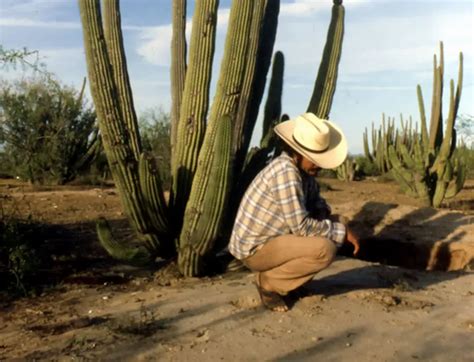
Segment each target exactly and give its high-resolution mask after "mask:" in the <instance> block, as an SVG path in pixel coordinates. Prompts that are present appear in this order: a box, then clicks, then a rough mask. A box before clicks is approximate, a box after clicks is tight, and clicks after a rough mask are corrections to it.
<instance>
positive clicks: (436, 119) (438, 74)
mask: <svg viewBox="0 0 474 362" xmlns="http://www.w3.org/2000/svg"><path fill="white" fill-rule="evenodd" d="M440 51H441V54H440V64H439V66H438V64H437V60H436V54H435V55H434V56H433V96H432V100H431V121H430V144H429V149H430V152H432V153H433V152H434V151H435V150H436V149H438V148H439V147H440V146H441V142H442V140H443V122H442V119H443V118H442V117H443V116H442V100H443V67H444V65H443V59H444V56H443V43H442V42H440Z"/></svg>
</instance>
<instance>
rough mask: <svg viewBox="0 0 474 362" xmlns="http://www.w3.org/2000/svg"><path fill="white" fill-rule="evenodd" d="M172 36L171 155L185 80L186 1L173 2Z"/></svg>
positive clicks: (176, 133)
mask: <svg viewBox="0 0 474 362" xmlns="http://www.w3.org/2000/svg"><path fill="white" fill-rule="evenodd" d="M172 24H173V36H172V38H171V59H173V61H172V62H171V67H170V71H171V136H170V137H171V153H173V152H174V148H175V144H176V137H177V136H178V122H179V113H180V107H181V103H182V98H183V92H184V82H185V78H186V0H174V1H173V22H172Z"/></svg>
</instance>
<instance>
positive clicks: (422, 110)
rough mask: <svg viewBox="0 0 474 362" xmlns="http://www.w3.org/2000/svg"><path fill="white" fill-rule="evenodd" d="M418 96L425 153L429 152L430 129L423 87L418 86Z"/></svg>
mask: <svg viewBox="0 0 474 362" xmlns="http://www.w3.org/2000/svg"><path fill="white" fill-rule="evenodd" d="M416 95H417V97H418V108H419V110H420V122H421V142H422V144H423V149H424V151H425V152H426V151H428V143H429V138H428V128H427V126H426V113H425V102H424V101H423V92H422V90H421V86H420V85H419V84H418V85H417V86H416Z"/></svg>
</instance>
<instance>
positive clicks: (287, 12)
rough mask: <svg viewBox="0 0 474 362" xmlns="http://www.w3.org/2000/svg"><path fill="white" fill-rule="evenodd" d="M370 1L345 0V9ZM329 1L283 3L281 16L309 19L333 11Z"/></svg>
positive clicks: (295, 0) (312, 0)
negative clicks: (320, 13)
mask: <svg viewBox="0 0 474 362" xmlns="http://www.w3.org/2000/svg"><path fill="white" fill-rule="evenodd" d="M367 1H368V0H365V1H364V0H345V1H343V5H344V8H346V9H347V8H352V7H354V6H357V5H359V4H362V3H366V2H367ZM329 4H330V3H329V1H321V0H294V1H293V2H291V3H283V4H281V5H280V16H288V17H308V16H311V15H314V14H315V13H317V12H320V11H321V12H322V11H327V10H328V9H329V10H330V9H331V6H330V5H329Z"/></svg>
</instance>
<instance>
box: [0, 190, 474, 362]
mask: <svg viewBox="0 0 474 362" xmlns="http://www.w3.org/2000/svg"><path fill="white" fill-rule="evenodd" d="M329 182H330V184H331V186H332V188H333V191H329V192H326V193H325V195H326V197H327V199H328V200H329V201H330V203H331V204H332V205H333V207H334V209H335V211H337V212H340V213H342V214H346V215H348V216H352V217H356V219H358V222H357V223H356V225H357V227H359V228H360V230H361V231H364V232H366V233H369V234H370V235H386V238H387V240H395V239H397V238H398V239H403V240H402V241H407V240H408V244H407V245H412V244H413V243H416V242H419V240H418V239H422V241H423V243H425V244H426V243H431V244H432V245H434V244H435V243H442V244H443V243H444V244H446V243H449V245H452V244H453V245H454V244H461V245H464V249H463V250H464V252H465V254H466V250H467V251H469V250H471V249H469V248H470V247H471V246H472V242H473V240H472V235H473V232H474V229H473V227H474V224H473V219H472V218H473V213H472V210H471V211H469V210H441V211H433V210H432V209H427V208H422V207H421V206H420V205H418V204H417V203H416V201H413V200H411V199H409V198H407V197H405V196H404V195H402V194H400V193H398V192H397V189H396V187H395V186H394V185H393V184H381V183H376V182H372V181H365V182H360V183H350V184H345V183H340V182H338V181H329ZM473 186H474V185H473V183H471V184H468V187H467V188H466V190H464V191H463V193H462V194H460V195H459V196H458V197H457V200H466V201H467V202H470V200H472V199H474V197H473V194H474V191H473V188H474V187H473ZM0 191H1V195H2V199H1V201H2V202H3V205H6V206H4V207H15V208H16V209H17V210H18V212H19V213H21V214H31V215H32V216H33V218H34V219H38V220H41V221H42V222H44V223H47V224H49V225H51V230H50V231H49V234H48V238H49V239H48V243H49V244H48V245H49V246H54V247H55V248H56V249H57V252H56V254H57V255H54V257H55V259H54V260H56V262H55V266H57V268H58V270H59V271H58V272H57V275H56V277H54V275H53V276H52V275H49V277H50V278H51V283H50V286H49V287H48V288H47V289H45V290H44V291H43V292H42V293H41V294H40V295H39V296H37V297H29V298H21V299H16V300H2V301H1V302H0V359H5V360H12V359H26V360H71V359H74V360H77V359H79V360H163V361H196V360H203V361H219V360H246V361H247V360H249V361H254V360H255V361H257V360H277V361H279V360H282V361H286V360H308V361H314V360H318V359H319V360H324V361H336V360H338V361H340V360H344V361H345V360H355V361H407V360H408V361H409V360H425V361H473V360H474V349H473V347H472V346H474V273H473V272H472V271H470V265H471V264H468V265H467V267H465V268H464V270H462V271H461V270H460V271H452V272H441V271H423V270H413V269H407V268H403V267H396V266H389V265H383V264H381V263H378V262H371V261H367V260H365V261H363V260H357V259H353V258H346V257H344V256H340V257H339V258H338V259H337V260H336V262H335V263H333V264H332V265H331V266H330V267H329V268H328V269H326V270H325V271H323V272H321V273H320V274H318V275H317V276H316V278H315V279H314V280H313V281H312V282H311V283H310V284H309V285H308V286H307V294H306V295H305V296H300V297H294V298H292V299H291V300H290V303H291V306H292V308H291V310H290V311H289V312H287V313H283V314H280V313H272V312H268V311H265V310H264V309H263V308H262V307H260V304H259V300H258V295H257V291H256V289H255V287H254V285H253V276H252V275H251V274H250V273H248V272H246V271H240V272H233V273H226V274H223V275H218V276H214V277H210V278H203V279H181V278H179V277H178V276H177V274H176V273H175V271H174V270H173V266H169V267H167V268H164V269H161V270H158V271H156V270H143V269H136V268H131V267H127V266H124V265H119V264H116V263H114V262H112V261H110V259H108V258H107V256H106V255H105V254H104V253H103V251H102V250H100V249H99V248H97V241H96V236H95V233H94V228H93V220H95V219H96V218H97V217H98V216H106V217H107V218H108V219H110V220H112V221H113V223H114V227H115V228H116V229H118V230H119V231H121V232H124V233H127V232H128V229H127V226H126V222H125V221H124V220H123V213H122V210H121V207H120V203H119V201H118V197H117V195H116V193H115V191H114V190H113V189H110V188H109V189H101V188H92V189H91V188H86V189H80V188H71V187H69V188H61V189H53V190H51V189H46V188H44V189H39V190H38V189H32V188H31V187H29V186H25V185H22V184H15V183H11V182H10V183H7V184H5V183H4V184H0ZM357 215H359V216H357ZM362 216H363V217H362ZM368 226H370V228H369V227H368ZM404 233H405V234H406V235H405V234H404ZM370 235H369V236H370ZM410 237H411V239H410ZM398 239H397V240H398ZM412 239H415V240H412ZM417 240H418V241H417ZM444 244H443V245H444ZM397 245H399V244H397ZM56 249H55V250H56ZM397 250H398V249H397ZM410 250H411V249H410ZM405 252H406V251H404V253H405ZM61 253H63V254H64V255H63V254H61ZM66 254H67V258H66V257H65V256H66ZM369 254H370V253H369ZM369 254H368V255H369ZM390 254H393V250H392V251H390ZM466 255H467V254H466ZM369 256H370V255H369ZM404 256H405V257H404V258H402V259H403V260H407V259H410V258H409V257H408V255H406V254H404ZM385 258H388V256H385ZM367 259H370V258H367ZM458 259H459V258H458ZM387 260H388V261H390V260H392V259H390V260H389V259H387ZM387 260H383V261H384V262H385V261H387ZM412 261H413V260H412ZM414 261H415V262H419V261H420V259H418V260H415V259H414ZM423 262H424V263H426V265H423V267H427V266H428V263H429V257H428V259H427V260H424V261H423ZM445 266H446V265H445Z"/></svg>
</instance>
